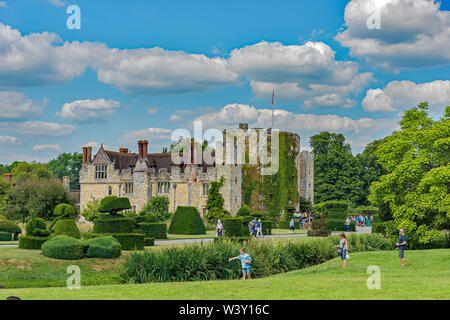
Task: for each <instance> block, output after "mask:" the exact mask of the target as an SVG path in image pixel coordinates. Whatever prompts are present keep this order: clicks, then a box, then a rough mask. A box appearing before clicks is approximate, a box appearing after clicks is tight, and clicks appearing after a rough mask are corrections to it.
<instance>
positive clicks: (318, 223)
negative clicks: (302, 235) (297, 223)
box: [308, 213, 331, 237]
mask: <svg viewBox="0 0 450 320" xmlns="http://www.w3.org/2000/svg"><path fill="white" fill-rule="evenodd" d="M330 234H331V230H330V229H329V227H328V222H327V221H326V220H325V214H324V213H315V214H314V215H313V221H312V223H311V229H310V230H308V236H310V237H328V236H329V235H330Z"/></svg>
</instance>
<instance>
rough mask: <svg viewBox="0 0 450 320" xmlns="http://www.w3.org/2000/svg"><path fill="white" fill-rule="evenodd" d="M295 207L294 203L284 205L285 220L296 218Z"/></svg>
mask: <svg viewBox="0 0 450 320" xmlns="http://www.w3.org/2000/svg"><path fill="white" fill-rule="evenodd" d="M294 212H295V207H294V206H292V205H286V206H284V220H291V219H292V218H294Z"/></svg>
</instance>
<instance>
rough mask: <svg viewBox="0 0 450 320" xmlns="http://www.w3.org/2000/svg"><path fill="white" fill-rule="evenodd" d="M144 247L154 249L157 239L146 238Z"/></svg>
mask: <svg viewBox="0 0 450 320" xmlns="http://www.w3.org/2000/svg"><path fill="white" fill-rule="evenodd" d="M144 245H145V246H146V247H153V246H154V245H155V239H154V238H145V239H144Z"/></svg>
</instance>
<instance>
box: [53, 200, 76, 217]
mask: <svg viewBox="0 0 450 320" xmlns="http://www.w3.org/2000/svg"><path fill="white" fill-rule="evenodd" d="M53 215H55V216H59V217H67V218H75V217H76V216H77V211H76V210H75V208H74V207H73V206H72V205H70V204H67V203H60V204H58V205H57V206H56V207H55V209H54V210H53Z"/></svg>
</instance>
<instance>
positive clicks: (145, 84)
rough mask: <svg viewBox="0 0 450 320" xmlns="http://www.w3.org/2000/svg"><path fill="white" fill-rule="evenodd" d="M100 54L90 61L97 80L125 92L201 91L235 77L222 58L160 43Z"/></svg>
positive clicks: (226, 83)
mask: <svg viewBox="0 0 450 320" xmlns="http://www.w3.org/2000/svg"><path fill="white" fill-rule="evenodd" d="M100 58H101V59H98V60H97V61H96V62H95V63H94V65H93V68H94V69H96V70H97V74H98V79H99V81H101V82H104V83H107V84H110V85H113V86H115V87H117V88H119V89H121V90H122V91H124V92H127V93H183V92H204V91H207V90H209V89H212V88H214V87H216V86H222V85H230V84H233V83H235V82H236V81H237V79H238V75H237V74H236V73H234V72H232V71H230V70H229V69H228V66H227V61H226V60H225V59H222V58H208V57H206V56H205V55H201V54H188V53H186V52H183V51H169V50H165V49H163V48H159V47H155V48H150V49H133V50H129V49H125V50H119V49H110V50H108V51H106V52H105V54H104V55H103V56H101V57H100Z"/></svg>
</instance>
